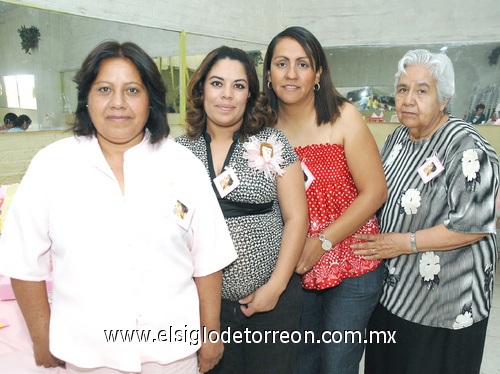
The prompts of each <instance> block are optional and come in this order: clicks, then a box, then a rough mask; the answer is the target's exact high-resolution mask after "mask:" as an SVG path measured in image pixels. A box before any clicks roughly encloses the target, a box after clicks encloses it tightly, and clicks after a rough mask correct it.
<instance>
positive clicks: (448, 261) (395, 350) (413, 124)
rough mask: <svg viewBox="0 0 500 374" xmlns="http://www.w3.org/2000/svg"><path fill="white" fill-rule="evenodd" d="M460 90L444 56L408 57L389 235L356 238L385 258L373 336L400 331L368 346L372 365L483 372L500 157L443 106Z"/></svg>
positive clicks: (382, 215) (388, 152) (372, 369)
mask: <svg viewBox="0 0 500 374" xmlns="http://www.w3.org/2000/svg"><path fill="white" fill-rule="evenodd" d="M453 92H454V72H453V66H452V63H451V61H450V59H449V58H448V57H447V56H446V55H444V54H433V53H430V52H428V51H426V50H415V51H409V52H408V53H407V54H406V55H405V56H404V57H403V58H402V59H401V60H400V62H399V65H398V73H397V74H396V112H397V114H398V118H399V120H400V122H401V124H402V126H399V127H398V128H396V129H395V130H394V131H393V132H392V133H391V134H390V135H389V137H388V139H387V140H386V142H385V144H384V146H383V149H382V160H383V163H384V170H385V174H386V178H387V184H388V192H389V195H388V199H387V202H386V203H385V205H384V206H383V207H382V208H381V209H380V211H379V220H380V230H381V232H382V233H381V234H379V235H377V236H366V237H365V236H361V237H363V238H365V239H368V242H367V243H363V244H356V245H355V247H356V248H357V250H356V253H358V254H361V255H364V256H366V258H373V259H376V258H385V259H386V261H385V276H384V288H383V294H382V297H381V299H380V303H379V305H378V306H377V308H376V309H375V312H374V313H373V315H372V317H371V320H370V323H369V325H368V329H369V332H368V334H367V336H370V332H388V331H390V332H393V333H395V334H394V336H392V337H391V338H390V340H391V341H390V343H389V344H387V342H386V344H384V342H383V341H382V340H381V341H380V344H375V343H374V342H373V341H372V342H371V344H368V345H367V348H366V357H365V373H384V374H387V373H419V374H420V373H450V374H451V373H453V374H455V373H467V374H472V373H479V370H480V366H481V359H482V354H483V348H484V342H485V338H486V327H487V324H488V316H489V311H490V308H491V298H492V292H493V276H494V273H495V267H496V261H497V247H496V230H495V197H496V194H497V190H498V158H497V155H496V153H495V151H494V150H493V148H492V147H491V146H490V144H489V143H488V142H487V141H486V140H485V139H484V138H483V137H482V136H481V135H480V134H479V133H478V132H477V131H476V129H475V128H474V127H473V126H471V125H469V124H467V123H466V122H464V121H463V120H461V119H458V118H455V117H453V116H451V115H449V114H447V113H446V112H445V108H446V106H447V104H448V103H449V100H450V99H451V97H452V95H453ZM431 163H433V164H434V165H431ZM430 166H432V167H430ZM353 247H354V246H353ZM374 336H375V335H374ZM379 337H380V333H379ZM385 337H386V338H389V336H388V335H386V336H385Z"/></svg>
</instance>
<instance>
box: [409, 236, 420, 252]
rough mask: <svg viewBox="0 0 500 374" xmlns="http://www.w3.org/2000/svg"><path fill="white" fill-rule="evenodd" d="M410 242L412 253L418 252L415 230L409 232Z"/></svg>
mask: <svg viewBox="0 0 500 374" xmlns="http://www.w3.org/2000/svg"><path fill="white" fill-rule="evenodd" d="M410 244H411V250H412V251H413V253H418V249H417V242H416V241H415V231H412V232H410Z"/></svg>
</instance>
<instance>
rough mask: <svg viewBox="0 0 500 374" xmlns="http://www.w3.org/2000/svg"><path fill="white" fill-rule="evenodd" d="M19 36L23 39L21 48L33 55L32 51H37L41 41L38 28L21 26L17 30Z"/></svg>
mask: <svg viewBox="0 0 500 374" xmlns="http://www.w3.org/2000/svg"><path fill="white" fill-rule="evenodd" d="M17 32H18V33H19V36H20V37H21V48H22V49H23V50H24V52H26V53H28V54H31V52H30V49H35V48H37V47H38V41H39V40H40V30H38V28H37V27H35V26H31V27H26V26H24V25H23V26H21V28H20V29H18V30H17Z"/></svg>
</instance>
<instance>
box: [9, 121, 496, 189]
mask: <svg viewBox="0 0 500 374" xmlns="http://www.w3.org/2000/svg"><path fill="white" fill-rule="evenodd" d="M396 126H398V124H394V123H368V127H369V128H370V130H371V131H372V133H373V136H374V138H375V141H376V142H377V145H378V146H379V148H380V147H381V146H382V144H383V143H384V141H385V139H386V137H387V135H389V133H390V132H391V131H392V130H393V129H394V128H395V127H396ZM477 128H478V130H479V132H480V133H481V134H482V135H483V136H484V137H485V138H486V139H487V140H488V141H489V142H490V143H491V145H492V146H493V147H494V148H495V150H496V151H497V153H498V151H499V150H500V128H499V127H498V126H489V125H483V126H478V127H477ZM182 132H183V128H182V127H181V126H173V127H172V132H171V133H172V135H173V136H177V135H180V134H181V133H182ZM68 136H71V133H70V132H63V131H34V132H30V131H28V132H26V133H6V132H0V184H10V183H16V182H19V181H20V180H21V178H22V176H23V175H24V173H25V172H26V170H27V168H28V165H29V163H30V160H31V158H32V157H33V156H34V155H35V154H36V153H37V152H38V151H39V150H40V149H42V148H43V147H45V146H46V145H48V144H50V143H53V142H54V141H56V140H58V139H62V138H66V137H68Z"/></svg>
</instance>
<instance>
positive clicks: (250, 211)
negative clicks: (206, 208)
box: [218, 199, 273, 218]
mask: <svg viewBox="0 0 500 374" xmlns="http://www.w3.org/2000/svg"><path fill="white" fill-rule="evenodd" d="M218 200H219V205H220V208H221V209H222V213H223V214H224V218H233V217H241V216H252V215H256V214H264V213H270V212H271V211H272V210H273V202H272V201H271V202H269V203H264V204H250V203H239V202H236V201H231V200H226V199H218Z"/></svg>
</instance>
